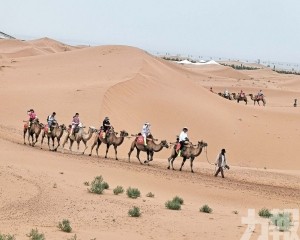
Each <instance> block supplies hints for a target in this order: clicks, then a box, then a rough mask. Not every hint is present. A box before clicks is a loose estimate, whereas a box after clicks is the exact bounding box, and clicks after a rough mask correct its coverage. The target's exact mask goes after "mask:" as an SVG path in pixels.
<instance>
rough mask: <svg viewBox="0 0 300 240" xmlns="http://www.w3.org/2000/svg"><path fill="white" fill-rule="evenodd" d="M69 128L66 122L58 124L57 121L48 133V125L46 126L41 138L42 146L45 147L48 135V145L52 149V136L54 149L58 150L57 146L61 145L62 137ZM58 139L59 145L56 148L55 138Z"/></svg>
mask: <svg viewBox="0 0 300 240" xmlns="http://www.w3.org/2000/svg"><path fill="white" fill-rule="evenodd" d="M65 130H67V128H66V126H65V125H64V124H62V125H58V123H56V124H55V125H54V127H53V129H52V131H51V132H50V133H48V127H47V128H44V131H43V133H42V140H41V148H42V147H43V142H44V137H45V136H47V138H48V147H49V150H51V149H50V138H51V139H52V148H53V149H52V150H53V151H57V148H58V147H59V146H60V139H61V137H62V135H63V133H64V131H65ZM55 138H56V139H57V147H56V148H54V140H55Z"/></svg>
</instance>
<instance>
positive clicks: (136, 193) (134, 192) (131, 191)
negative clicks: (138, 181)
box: [126, 187, 141, 199]
mask: <svg viewBox="0 0 300 240" xmlns="http://www.w3.org/2000/svg"><path fill="white" fill-rule="evenodd" d="M126 194H127V196H128V197H130V198H134V199H135V198H138V197H140V196H141V192H140V190H138V189H137V188H131V187H129V188H128V189H127V190H126Z"/></svg>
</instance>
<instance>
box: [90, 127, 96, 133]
mask: <svg viewBox="0 0 300 240" xmlns="http://www.w3.org/2000/svg"><path fill="white" fill-rule="evenodd" d="M89 130H90V131H91V132H92V133H94V132H97V129H96V128H95V127H93V126H90V127H89Z"/></svg>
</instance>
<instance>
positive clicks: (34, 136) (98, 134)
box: [23, 120, 207, 172]
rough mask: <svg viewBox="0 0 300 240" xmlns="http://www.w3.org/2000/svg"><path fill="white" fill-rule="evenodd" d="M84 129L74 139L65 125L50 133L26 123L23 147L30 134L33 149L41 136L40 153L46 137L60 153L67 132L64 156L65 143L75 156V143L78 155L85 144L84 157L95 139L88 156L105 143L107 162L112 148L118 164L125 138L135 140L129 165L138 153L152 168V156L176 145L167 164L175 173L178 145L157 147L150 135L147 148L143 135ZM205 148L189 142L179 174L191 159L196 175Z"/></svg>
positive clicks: (44, 126) (41, 126)
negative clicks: (104, 132)
mask: <svg viewBox="0 0 300 240" xmlns="http://www.w3.org/2000/svg"><path fill="white" fill-rule="evenodd" d="M84 128H85V126H83V125H81V124H80V126H79V127H78V129H77V130H76V131H75V132H74V134H73V135H71V132H70V128H67V127H66V126H65V125H64V124H62V125H59V124H58V123H55V124H54V125H53V127H52V131H51V132H49V131H48V125H47V124H43V123H40V122H39V121H38V120H37V121H34V122H32V124H31V125H30V124H29V123H28V122H26V123H25V124H24V129H23V133H24V136H23V138H24V144H25V145H26V144H27V143H26V140H25V139H26V138H25V137H26V134H27V135H28V136H27V140H28V144H29V145H30V146H32V147H34V146H35V145H36V143H37V142H38V139H39V135H40V134H41V133H42V139H41V146H40V147H41V149H42V148H43V142H44V138H45V137H47V139H48V148H49V150H50V151H57V149H58V148H59V147H60V146H61V144H60V139H61V138H62V137H63V134H64V132H66V133H67V134H66V136H65V138H64V141H63V143H62V153H64V150H65V148H64V147H65V144H66V143H68V142H69V151H70V152H71V153H72V146H73V144H74V142H76V143H77V151H79V146H80V143H81V142H83V144H84V150H83V152H82V154H85V151H86V150H87V148H88V146H87V142H88V141H89V140H90V139H91V138H92V137H93V135H94V140H93V144H92V146H91V151H90V153H89V156H92V153H93V149H94V148H95V147H96V154H97V156H99V147H100V145H101V144H102V143H103V144H104V145H106V152H105V158H107V155H108V151H109V148H110V146H113V147H114V150H115V159H116V160H118V156H117V148H118V146H120V145H122V143H123V142H124V140H125V138H131V137H133V138H134V140H133V141H132V143H131V146H130V149H129V152H128V161H129V162H130V157H131V153H132V152H133V151H134V150H135V149H136V152H137V154H136V157H137V159H138V161H139V162H140V164H143V163H144V164H149V162H151V161H153V156H154V153H155V152H159V151H161V150H163V148H169V145H173V147H172V151H171V155H170V157H169V158H168V162H169V167H168V169H170V165H172V169H173V170H175V169H174V167H173V162H174V160H175V159H176V158H177V157H178V153H177V151H176V145H177V144H178V142H177V143H168V141H167V140H161V141H160V142H159V143H156V141H158V140H157V139H154V138H153V136H152V135H149V137H148V138H147V145H144V144H143V143H141V142H139V141H138V138H140V137H142V136H141V135H140V133H138V134H131V137H130V136H129V134H128V132H127V131H125V130H121V131H120V136H119V137H118V136H117V135H118V134H119V133H118V132H115V130H114V128H113V127H111V128H110V130H109V133H108V136H107V137H103V135H102V133H103V132H102V131H101V130H98V129H96V128H95V127H92V126H90V127H89V129H88V132H85V131H84ZM55 139H56V142H57V144H55ZM51 141H52V143H51ZM55 145H56V146H55ZM204 147H207V143H205V142H203V141H199V142H198V144H197V145H193V144H192V143H190V142H189V143H188V144H187V145H185V147H184V148H183V151H182V154H181V156H180V157H182V159H183V160H182V164H181V167H180V169H179V170H180V171H181V170H182V167H183V165H184V163H185V161H186V160H187V159H190V167H191V172H194V170H193V161H194V159H195V158H196V157H198V156H199V155H200V154H201V152H202V149H203V148H204ZM141 151H142V152H146V154H147V160H145V161H144V162H142V161H141V159H140V152H141Z"/></svg>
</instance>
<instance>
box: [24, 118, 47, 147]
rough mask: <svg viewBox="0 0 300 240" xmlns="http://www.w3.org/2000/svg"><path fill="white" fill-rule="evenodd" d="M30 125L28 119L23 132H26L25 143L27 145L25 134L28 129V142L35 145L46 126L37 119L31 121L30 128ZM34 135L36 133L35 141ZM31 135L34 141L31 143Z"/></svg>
mask: <svg viewBox="0 0 300 240" xmlns="http://www.w3.org/2000/svg"><path fill="white" fill-rule="evenodd" d="M28 126H29V122H28V121H26V123H25V124H24V130H23V132H24V144H25V145H26V142H25V136H26V133H27V131H28V143H29V145H31V146H32V147H34V145H35V144H36V143H37V141H38V138H39V135H40V133H41V130H42V128H44V125H43V124H42V123H39V121H38V120H36V121H34V122H32V123H31V125H30V128H29V127H28ZM33 135H35V141H34V138H33ZM30 137H31V141H32V143H30Z"/></svg>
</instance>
